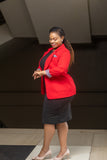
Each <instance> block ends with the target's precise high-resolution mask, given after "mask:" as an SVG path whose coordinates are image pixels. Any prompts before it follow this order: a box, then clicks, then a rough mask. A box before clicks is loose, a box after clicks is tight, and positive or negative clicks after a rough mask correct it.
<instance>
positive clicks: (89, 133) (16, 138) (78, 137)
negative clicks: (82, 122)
mask: <svg viewBox="0 0 107 160" xmlns="http://www.w3.org/2000/svg"><path fill="white" fill-rule="evenodd" d="M42 143H43V129H7V128H5V129H4V128H3V129H0V145H35V146H36V147H35V148H34V150H33V151H32V152H31V153H30V155H29V156H28V157H27V158H26V160H31V159H32V158H33V157H35V156H36V155H37V154H38V153H39V151H40V148H41V147H42ZM50 148H51V150H52V152H53V155H52V157H54V156H55V155H57V153H58V151H59V149H60V148H59V141H58V137H57V132H56V133H55V135H54V137H53V139H52V142H51V145H50ZM68 148H69V149H70V152H71V154H70V156H69V159H71V160H107V130H80V129H69V132H68Z"/></svg>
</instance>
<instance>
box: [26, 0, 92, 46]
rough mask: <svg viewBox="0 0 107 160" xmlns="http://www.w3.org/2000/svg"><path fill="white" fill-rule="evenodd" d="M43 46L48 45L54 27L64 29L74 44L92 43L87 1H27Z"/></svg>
mask: <svg viewBox="0 0 107 160" xmlns="http://www.w3.org/2000/svg"><path fill="white" fill-rule="evenodd" d="M25 2H26V5H27V8H28V11H29V14H30V16H31V18H32V23H33V25H34V28H35V31H36V33H37V37H38V39H39V42H40V43H41V44H46V43H48V36H47V35H48V30H49V29H50V27H52V26H61V27H63V28H64V30H65V33H66V37H67V38H68V39H69V41H71V42H73V43H90V42H91V35H90V24H89V13H88V3H87V1H86V0H79V1H78V0H72V1H71V0H67V1H66V2H65V0H54V1H52V0H45V1H43V0H39V1H38V0H32V1H30V0H25Z"/></svg>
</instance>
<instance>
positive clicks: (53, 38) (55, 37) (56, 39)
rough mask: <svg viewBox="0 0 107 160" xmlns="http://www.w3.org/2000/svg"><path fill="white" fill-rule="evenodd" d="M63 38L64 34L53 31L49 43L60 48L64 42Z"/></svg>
mask: <svg viewBox="0 0 107 160" xmlns="http://www.w3.org/2000/svg"><path fill="white" fill-rule="evenodd" d="M63 39H64V36H62V37H60V36H59V35H58V33H57V32H51V33H50V34H49V43H50V44H51V46H52V47H53V48H54V49H56V48H58V47H59V46H60V45H61V44H62V42H63Z"/></svg>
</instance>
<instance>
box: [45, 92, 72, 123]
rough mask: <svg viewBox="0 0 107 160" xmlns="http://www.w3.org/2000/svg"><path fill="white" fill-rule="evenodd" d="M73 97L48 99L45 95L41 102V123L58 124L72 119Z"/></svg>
mask: <svg viewBox="0 0 107 160" xmlns="http://www.w3.org/2000/svg"><path fill="white" fill-rule="evenodd" d="M73 97H74V96H71V97H66V98H60V99H48V98H47V96H46V94H45V96H44V102H43V112H42V123H43V124H58V123H63V122H67V121H69V120H71V119H72V113H71V101H72V99H73Z"/></svg>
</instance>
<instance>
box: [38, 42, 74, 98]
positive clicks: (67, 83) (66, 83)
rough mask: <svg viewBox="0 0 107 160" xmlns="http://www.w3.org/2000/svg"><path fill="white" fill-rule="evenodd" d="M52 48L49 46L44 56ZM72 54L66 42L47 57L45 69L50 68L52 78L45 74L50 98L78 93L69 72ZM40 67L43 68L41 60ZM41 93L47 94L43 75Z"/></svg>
mask: <svg viewBox="0 0 107 160" xmlns="http://www.w3.org/2000/svg"><path fill="white" fill-rule="evenodd" d="M52 49H53V48H49V49H48V51H46V52H45V53H44V54H43V56H45V55H46V54H47V53H48V52H49V51H50V50H52ZM43 56H42V57H41V59H42V58H43ZM70 56H71V55H70V52H69V50H68V49H67V48H66V47H65V45H64V44H62V45H61V46H60V47H58V48H57V49H56V50H55V51H54V52H53V53H51V55H50V56H49V57H48V58H47V59H46V61H45V65H44V70H47V69H49V73H50V75H51V77H50V78H49V77H48V76H47V75H46V76H44V80H45V87H46V94H47V98H48V99H58V98H64V97H69V96H73V95H75V94H76V86H75V83H74V81H73V79H72V77H71V76H70V75H69V74H68V73H67V72H68V66H69V63H70ZM41 59H40V60H41ZM38 68H39V69H41V67H40V61H39V66H38ZM41 70H42V69H41ZM41 93H42V94H45V90H44V83H43V77H41Z"/></svg>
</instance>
